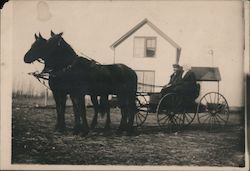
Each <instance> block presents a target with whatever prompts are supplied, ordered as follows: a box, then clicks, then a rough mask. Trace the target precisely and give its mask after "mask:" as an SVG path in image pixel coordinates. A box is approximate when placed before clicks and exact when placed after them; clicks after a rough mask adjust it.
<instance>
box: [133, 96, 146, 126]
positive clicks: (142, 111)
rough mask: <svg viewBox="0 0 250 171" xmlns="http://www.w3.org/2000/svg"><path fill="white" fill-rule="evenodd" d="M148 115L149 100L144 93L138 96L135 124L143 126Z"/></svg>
mask: <svg viewBox="0 0 250 171" xmlns="http://www.w3.org/2000/svg"><path fill="white" fill-rule="evenodd" d="M147 116H148V101H147V99H146V98H145V96H143V95H139V96H137V97H136V114H135V122H134V123H135V126H137V127H138V126H142V124H143V123H144V122H145V121H146V119H147Z"/></svg>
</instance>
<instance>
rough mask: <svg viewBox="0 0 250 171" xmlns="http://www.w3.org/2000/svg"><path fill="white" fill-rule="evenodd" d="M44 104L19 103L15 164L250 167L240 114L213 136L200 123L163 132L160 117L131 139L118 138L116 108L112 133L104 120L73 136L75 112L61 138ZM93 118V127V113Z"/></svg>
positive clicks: (14, 118) (16, 108)
mask: <svg viewBox="0 0 250 171" xmlns="http://www.w3.org/2000/svg"><path fill="white" fill-rule="evenodd" d="M50 103H51V104H53V101H50ZM41 104H42V100H41V99H30V98H13V105H12V110H13V111H12V127H13V130H12V163H13V164H72V165H90V164H91V165H167V166H172V165H178V166H232V167H244V163H245V161H244V151H245V150H244V148H245V146H244V127H243V124H242V123H241V118H240V117H239V115H240V114H234V113H232V114H230V120H229V124H228V126H226V127H225V128H223V129H220V130H217V131H215V132H212V133H211V132H209V131H208V130H205V129H204V128H203V127H202V125H199V124H198V123H197V121H196V120H195V121H194V123H192V124H191V125H190V126H189V127H188V128H186V129H185V130H183V131H181V132H172V133H170V132H166V131H163V130H161V129H160V128H159V127H158V125H157V121H156V115H155V114H149V117H148V118H147V120H146V122H145V124H144V125H143V127H142V128H139V129H138V133H139V135H137V136H126V135H117V134H116V133H115V132H116V129H117V128H118V125H119V121H120V113H119V109H117V108H115V109H112V110H111V121H112V125H111V130H110V131H106V132H105V131H104V129H103V127H104V123H105V118H100V119H99V125H98V127H97V128H96V129H94V130H91V132H90V133H89V135H88V136H87V137H81V136H74V135H73V134H72V128H73V121H74V118H73V110H72V107H68V108H67V109H66V123H67V130H66V132H65V133H57V132H55V131H54V125H55V121H56V114H55V113H56V111H55V108H53V107H51V108H42V107H40V106H41ZM87 115H88V121H89V123H90V121H91V119H92V117H93V109H92V108H88V109H87ZM241 115H242V114H241Z"/></svg>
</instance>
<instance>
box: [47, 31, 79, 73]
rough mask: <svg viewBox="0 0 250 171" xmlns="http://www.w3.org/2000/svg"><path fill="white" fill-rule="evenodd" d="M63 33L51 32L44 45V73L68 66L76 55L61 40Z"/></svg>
mask: <svg viewBox="0 0 250 171" xmlns="http://www.w3.org/2000/svg"><path fill="white" fill-rule="evenodd" d="M62 35H63V33H62V32H61V33H58V34H55V33H54V32H53V31H51V37H50V38H49V39H48V41H47V44H46V51H47V52H46V55H45V56H44V58H43V59H44V62H45V67H44V72H48V71H52V70H53V71H56V70H60V69H63V68H65V67H67V66H68V65H70V64H71V63H72V61H73V60H74V59H75V57H76V56H77V54H76V53H75V52H74V50H73V49H72V48H71V46H70V45H69V44H68V43H67V42H66V41H65V40H64V39H63V37H62Z"/></svg>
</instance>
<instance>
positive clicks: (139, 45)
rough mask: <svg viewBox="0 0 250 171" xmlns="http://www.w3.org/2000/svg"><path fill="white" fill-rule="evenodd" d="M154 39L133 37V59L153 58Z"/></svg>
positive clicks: (154, 52)
mask: <svg viewBox="0 0 250 171" xmlns="http://www.w3.org/2000/svg"><path fill="white" fill-rule="evenodd" d="M155 54H156V37H135V38H134V57H155Z"/></svg>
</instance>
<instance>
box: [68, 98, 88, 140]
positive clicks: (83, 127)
mask: <svg viewBox="0 0 250 171" xmlns="http://www.w3.org/2000/svg"><path fill="white" fill-rule="evenodd" d="M70 98H71V100H72V103H73V110H74V115H75V126H74V134H75V135H77V134H79V133H80V132H81V131H82V134H83V135H84V136H85V135H87V134H88V132H89V129H88V123H87V119H86V109H85V99H84V97H83V96H82V95H75V94H71V95H70ZM80 117H82V122H83V124H81V120H80Z"/></svg>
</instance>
